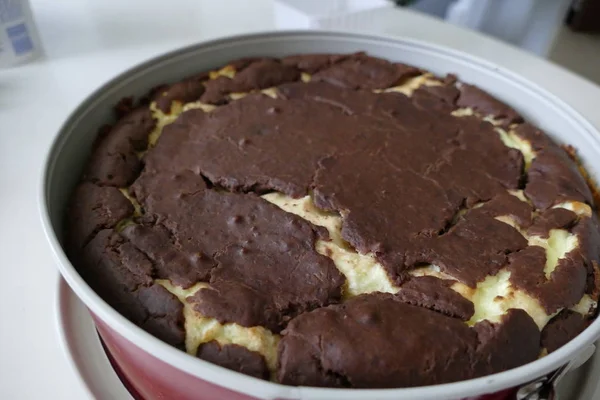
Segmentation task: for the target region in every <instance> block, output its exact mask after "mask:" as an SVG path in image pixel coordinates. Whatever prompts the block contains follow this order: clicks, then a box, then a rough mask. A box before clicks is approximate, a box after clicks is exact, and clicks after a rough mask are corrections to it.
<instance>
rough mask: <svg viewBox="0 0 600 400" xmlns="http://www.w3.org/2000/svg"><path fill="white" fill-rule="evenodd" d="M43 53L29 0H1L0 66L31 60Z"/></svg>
mask: <svg viewBox="0 0 600 400" xmlns="http://www.w3.org/2000/svg"><path fill="white" fill-rule="evenodd" d="M41 54H42V46H41V42H40V38H39V35H38V32H37V29H36V27H35V22H34V20H33V16H32V14H31V7H30V6H29V1H28V0H0V68H1V67H10V66H14V65H18V64H22V63H25V62H29V61H32V60H34V59H35V58H37V57H39V56H40V55H41Z"/></svg>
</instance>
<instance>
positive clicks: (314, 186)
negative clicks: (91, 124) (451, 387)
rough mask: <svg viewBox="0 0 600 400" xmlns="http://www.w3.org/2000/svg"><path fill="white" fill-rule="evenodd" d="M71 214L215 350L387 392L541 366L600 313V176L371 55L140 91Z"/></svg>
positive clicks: (157, 320) (96, 266) (473, 96)
mask: <svg viewBox="0 0 600 400" xmlns="http://www.w3.org/2000/svg"><path fill="white" fill-rule="evenodd" d="M116 112H117V116H118V120H117V122H116V123H115V124H113V125H112V126H108V127H106V128H104V129H102V131H101V132H100V134H99V137H98V139H97V141H96V143H95V146H94V149H93V152H92V155H91V157H90V160H89V163H88V165H87V168H86V170H85V172H84V174H83V177H82V179H81V182H80V183H79V184H78V186H77V187H76V188H75V190H74V193H73V195H72V201H71V203H70V207H69V209H68V212H67V226H68V232H67V244H66V247H67V250H68V253H69V256H70V258H71V260H72V262H73V264H74V265H75V267H76V268H77V269H78V271H79V272H80V273H81V275H82V276H83V277H84V279H85V280H86V281H87V282H88V283H89V285H90V286H91V287H92V288H93V289H94V290H95V291H96V292H97V293H98V294H99V295H100V296H101V297H102V298H103V299H104V300H106V302H107V303H108V304H110V305H111V306H112V307H114V308H115V309H116V310H118V311H119V312H120V313H122V314H123V315H124V316H125V317H127V318H128V319H130V320H131V321H132V322H134V323H135V324H137V325H139V326H140V327H141V328H143V329H145V330H146V331H148V332H150V333H151V334H153V335H155V336H156V337H158V338H160V339H162V340H163V341H165V342H167V343H169V344H171V345H173V346H175V347H177V348H179V349H181V350H184V351H187V352H188V353H189V354H191V355H193V356H196V357H199V358H200V359H203V360H207V361H209V362H212V363H215V364H218V365H220V366H223V367H225V368H230V369H233V370H236V371H239V372H242V373H245V374H248V375H251V376H254V377H257V378H261V379H267V380H273V381H276V382H280V383H283V384H289V385H307V386H329V387H352V388H384V387H408V386H421V385H432V384H439V383H444V382H452V381H459V380H465V379H469V378H473V377H478V376H483V375H487V374H491V373H495V372H499V371H503V370H507V369H510V368H514V367H517V366H520V365H522V364H525V363H528V362H530V361H534V360H536V359H538V358H539V357H543V356H544V355H545V354H547V353H549V352H552V351H554V350H556V349H557V348H559V347H560V346H562V345H563V344H564V343H566V342H567V341H569V340H570V339H572V338H573V337H574V336H576V335H577V334H578V333H579V332H581V331H582V330H583V329H584V328H585V327H586V326H587V325H588V324H589V323H590V322H591V320H592V319H593V317H594V315H595V310H596V304H597V300H598V286H599V285H598V282H599V279H600V274H599V270H598V261H599V259H600V236H599V228H598V219H597V216H596V213H595V210H594V199H593V191H592V190H591V189H590V187H589V186H588V184H587V182H586V178H585V177H584V172H583V170H580V168H579V167H578V164H577V163H576V162H575V161H573V157H572V151H571V156H570V154H569V152H568V151H566V150H565V148H563V147H561V146H559V145H557V144H556V143H554V142H553V141H552V140H551V139H550V138H549V137H548V136H546V134H544V133H543V132H541V131H540V130H538V129H537V128H536V127H535V126H532V125H531V124H529V123H527V122H525V121H524V119H523V118H522V117H521V116H520V115H519V113H518V112H517V111H515V110H514V109H512V108H511V107H509V106H507V105H505V104H503V103H502V102H500V101H499V100H497V99H495V98H493V97H492V96H490V95H489V94H487V93H486V92H484V91H483V90H481V89H479V88H477V87H475V86H472V85H469V84H466V83H461V82H459V81H457V79H456V77H455V76H452V75H449V76H446V77H437V76H435V75H433V74H431V73H429V72H427V71H424V70H421V69H419V68H415V67H412V66H409V65H404V64H399V63H393V62H389V61H386V60H383V59H379V58H374V57H370V56H368V55H366V54H364V53H357V54H347V55H325V54H317V55H298V56H290V57H286V58H282V59H275V58H252V59H242V60H238V61H235V62H232V63H231V64H229V65H227V66H225V67H224V68H221V69H219V70H214V71H209V72H206V73H199V74H198V75H195V76H191V77H188V78H186V79H184V80H182V81H180V82H177V83H174V84H171V85H164V86H161V87H158V88H155V89H153V90H152V91H151V92H150V93H149V95H148V96H147V97H146V98H144V99H141V100H139V101H136V102H134V101H133V100H132V99H124V100H123V101H121V102H120V103H119V104H118V106H117V107H116Z"/></svg>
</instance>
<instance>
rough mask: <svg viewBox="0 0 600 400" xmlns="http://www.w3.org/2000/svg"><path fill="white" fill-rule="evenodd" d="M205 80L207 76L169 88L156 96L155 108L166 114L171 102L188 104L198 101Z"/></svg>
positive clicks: (202, 91)
mask: <svg viewBox="0 0 600 400" xmlns="http://www.w3.org/2000/svg"><path fill="white" fill-rule="evenodd" d="M207 78H208V76H196V77H193V78H189V79H187V80H184V81H181V82H177V83H175V84H173V85H171V86H169V87H168V88H167V90H166V91H164V92H162V93H159V95H158V96H156V98H155V101H156V107H157V108H158V109H159V110H161V111H162V112H164V113H168V112H169V111H170V110H171V105H172V103H173V101H179V102H182V103H188V102H190V101H194V100H197V99H199V98H200V96H202V93H204V85H203V82H202V81H203V80H205V79H207Z"/></svg>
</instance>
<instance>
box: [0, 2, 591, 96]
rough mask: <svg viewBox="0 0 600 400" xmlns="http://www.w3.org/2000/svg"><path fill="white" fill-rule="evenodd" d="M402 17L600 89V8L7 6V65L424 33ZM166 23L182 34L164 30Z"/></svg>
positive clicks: (2, 46)
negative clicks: (489, 41)
mask: <svg viewBox="0 0 600 400" xmlns="http://www.w3.org/2000/svg"><path fill="white" fill-rule="evenodd" d="M398 13H405V14H406V13H413V14H412V15H414V16H415V20H417V19H418V18H417V14H420V15H419V17H420V16H428V17H430V18H436V19H438V20H440V21H445V23H448V24H453V25H456V26H458V27H461V28H464V29H471V30H475V31H479V32H481V33H483V34H486V35H488V36H491V37H494V38H496V39H497V40H501V41H504V42H507V43H510V44H512V45H514V46H517V47H519V48H521V49H523V51H527V52H531V53H534V54H536V55H538V56H539V57H542V58H547V59H550V60H551V61H554V62H556V63H558V64H560V65H562V66H564V67H565V68H568V69H570V70H571V71H573V72H575V73H577V74H580V75H581V76H583V77H585V78H587V79H589V80H591V81H593V82H595V83H596V84H599V85H600V0H209V1H205V0H171V1H162V0H0V27H4V28H5V29H3V30H1V31H0V66H2V65H4V66H7V65H14V64H20V63H23V62H26V61H31V60H33V59H36V58H39V57H40V56H42V57H43V56H45V57H52V58H61V57H72V56H80V55H82V54H85V53H86V51H90V49H98V48H106V49H108V48H110V49H112V50H114V49H120V48H123V47H125V46H127V47H128V48H133V47H137V48H141V47H144V46H158V47H157V48H159V47H160V45H161V44H165V49H167V48H168V46H167V43H169V42H171V43H179V45H181V44H188V43H193V42H196V41H200V40H204V39H208V38H211V37H217V36H223V35H230V34H236V33H246V32H250V31H260V30H267V29H274V28H278V29H294V28H296V29H347V30H353V31H371V32H377V33H387V34H401V35H407V36H410V34H411V32H414V30H415V29H419V28H418V26H411V27H406V26H399V23H398V21H399V20H402V21H406V18H400V19H399V18H398V15H399V14H398ZM258 16H260V18H258ZM166 19H170V20H176V21H177V23H178V29H177V30H172V29H170V30H166V29H161V25H163V24H164V21H165V20H166ZM2 24H3V25H2ZM415 25H418V24H415ZM36 27H37V28H36ZM38 33H39V35H38ZM420 33H421V35H419V36H423V35H422V33H423V32H420ZM3 35H4V36H3ZM432 35H433V34H432ZM124 38H126V40H124ZM124 42H126V44H124ZM463 47H464V49H465V50H467V51H468V50H469V45H468V43H465V44H464V46H463ZM11 51H12V52H13V54H11ZM15 52H17V53H18V54H17V53H15Z"/></svg>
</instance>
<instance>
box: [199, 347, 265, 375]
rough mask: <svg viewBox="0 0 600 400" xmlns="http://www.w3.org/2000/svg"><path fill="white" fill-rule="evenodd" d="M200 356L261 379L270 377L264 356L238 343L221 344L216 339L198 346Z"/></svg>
mask: <svg viewBox="0 0 600 400" xmlns="http://www.w3.org/2000/svg"><path fill="white" fill-rule="evenodd" d="M197 356H198V358H201V359H203V360H205V361H208V362H211V363H213V364H217V365H220V366H221V367H224V368H227V369H231V370H233V371H237V372H241V373H242V374H246V375H250V376H253V377H255V378H259V379H269V369H268V368H267V364H266V362H265V359H264V357H263V356H261V355H260V354H259V353H256V352H254V351H250V350H248V349H246V348H245V347H242V346H238V345H236V344H226V345H224V346H221V345H219V343H218V342H216V341H214V340H213V341H210V342H207V343H204V344H202V345H200V346H199V347H198V353H197Z"/></svg>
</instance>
